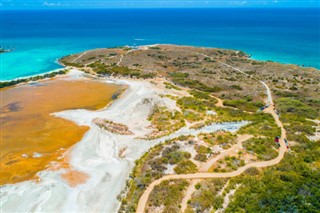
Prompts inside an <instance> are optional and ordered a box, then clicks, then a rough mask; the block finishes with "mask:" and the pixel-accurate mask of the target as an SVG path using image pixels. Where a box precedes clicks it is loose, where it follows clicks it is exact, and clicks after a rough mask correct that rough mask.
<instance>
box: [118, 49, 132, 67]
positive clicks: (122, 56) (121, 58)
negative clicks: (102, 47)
mask: <svg viewBox="0 0 320 213" xmlns="http://www.w3.org/2000/svg"><path fill="white" fill-rule="evenodd" d="M135 50H136V49H131V50H128V51H127V52H125V53H124V54H122V55H121V57H120V60H119V61H118V63H117V66H120V63H121V62H122V60H123V58H124V56H125V55H127V54H128V53H130V52H133V51H135Z"/></svg>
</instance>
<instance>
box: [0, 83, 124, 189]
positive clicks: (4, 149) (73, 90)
mask: <svg viewBox="0 0 320 213" xmlns="http://www.w3.org/2000/svg"><path fill="white" fill-rule="evenodd" d="M121 89H122V88H121V87H120V86H118V85H115V84H106V83H103V82H99V81H95V80H74V81H67V80H62V79H56V80H48V81H43V82H40V83H37V84H34V85H21V86H16V87H12V88H7V89H2V90H0V95H1V105H0V107H1V111H0V120H1V141H0V148H1V162H0V163H1V172H0V174H1V182H0V184H1V185H3V184H8V183H16V182H21V181H25V180H31V179H34V178H35V177H36V174H37V172H39V171H41V170H44V169H46V168H47V166H48V164H49V163H50V162H52V161H56V160H57V159H58V158H59V157H60V156H61V154H62V153H63V150H65V149H68V148H70V147H71V146H72V145H74V144H75V143H77V142H78V141H80V140H81V138H82V137H83V135H84V134H85V132H86V131H87V130H88V127H86V126H79V125H76V124H75V123H73V122H71V121H68V120H65V119H62V118H57V117H55V116H53V115H50V114H51V113H54V112H59V111H63V110H69V109H89V110H97V109H100V108H103V107H105V106H106V105H107V104H108V103H110V102H111V100H112V96H113V94H115V93H117V92H119V91H120V90H121Z"/></svg>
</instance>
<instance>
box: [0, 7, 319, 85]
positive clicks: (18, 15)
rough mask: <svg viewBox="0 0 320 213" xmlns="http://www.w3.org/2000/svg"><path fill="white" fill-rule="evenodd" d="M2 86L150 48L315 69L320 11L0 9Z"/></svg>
mask: <svg viewBox="0 0 320 213" xmlns="http://www.w3.org/2000/svg"><path fill="white" fill-rule="evenodd" d="M1 13H2V14H1V17H2V18H1V19H2V20H1V22H2V24H1V35H2V39H1V46H2V47H5V48H10V47H14V48H15V51H13V52H10V53H5V54H1V65H2V66H1V76H0V79H1V80H8V79H14V78H17V77H23V76H30V75H35V74H39V73H43V72H48V71H51V70H53V69H57V68H59V67H60V66H59V65H58V64H57V63H56V60H57V59H58V58H60V57H62V56H64V55H68V54H71V53H77V52H80V51H83V50H86V49H92V48H101V47H115V46H123V45H145V44H155V43H165V44H181V45H194V46H206V47H221V48H230V49H239V50H243V51H245V52H247V53H249V54H251V55H252V57H253V58H254V59H259V60H273V61H278V62H282V63H293V64H299V65H305V66H313V67H317V68H320V9H319V8H318V9H104V10H28V11H22V10H19V11H18V10H16V11H1Z"/></svg>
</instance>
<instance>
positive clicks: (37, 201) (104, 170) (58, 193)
mask: <svg viewBox="0 0 320 213" xmlns="http://www.w3.org/2000/svg"><path fill="white" fill-rule="evenodd" d="M68 77H70V78H71V79H75V78H83V77H84V76H83V74H82V73H80V72H79V71H75V70H73V71H72V72H70V74H68ZM105 81H106V82H110V81H112V82H114V83H118V84H125V85H127V86H128V89H127V90H126V91H125V92H124V94H123V95H122V96H121V98H120V99H118V100H116V101H115V102H114V103H113V104H112V105H110V106H109V107H107V108H105V109H102V110H99V111H88V110H83V109H79V110H69V111H63V112H58V113H54V116H58V117H61V118H65V119H68V120H71V121H73V122H75V123H77V124H79V125H87V126H89V127H90V130H89V131H88V132H87V133H86V134H85V136H84V137H83V139H82V140H81V141H80V142H78V143H77V144H76V145H75V146H74V147H73V149H72V150H71V151H70V165H71V167H72V168H73V169H75V170H77V171H79V172H82V173H85V174H87V175H88V176H89V178H88V180H86V182H85V183H82V184H79V185H77V186H75V187H71V186H70V185H68V183H67V182H66V181H65V180H64V179H63V178H61V174H63V173H65V172H66V170H65V169H59V170H56V171H50V170H44V171H42V172H39V173H38V176H39V178H40V180H41V181H39V182H35V181H25V182H21V183H16V184H7V185H4V186H2V187H1V188H0V190H1V198H0V209H1V212H117V209H118V208H119V206H120V202H119V201H118V200H117V196H118V195H119V194H120V193H121V190H122V189H124V187H125V182H126V179H127V178H128V177H129V173H130V171H131V170H132V168H133V166H134V161H135V160H136V159H139V158H140V157H141V156H142V155H143V154H144V153H145V152H146V151H148V149H149V148H150V147H152V146H154V145H156V144H158V143H161V142H163V141H165V140H167V139H172V138H175V137H178V136H181V135H196V134H199V133H200V132H204V133H209V132H214V131H218V130H226V131H231V132H235V131H236V130H238V129H239V128H240V127H242V126H244V125H246V124H247V123H248V122H246V121H243V122H239V123H223V124H213V125H210V126H205V127H203V128H201V129H198V130H194V129H188V128H187V127H184V128H182V129H180V130H178V131H177V132H175V133H173V134H171V135H169V136H166V137H162V138H160V139H155V140H149V141H147V140H142V139H137V138H139V137H142V136H145V135H147V134H148V133H150V132H151V131H152V130H151V129H149V128H148V126H150V122H149V121H148V120H147V117H148V115H149V113H150V112H151V110H152V108H153V105H154V104H156V103H157V104H159V103H161V104H163V105H166V106H167V107H169V108H175V107H176V106H175V104H174V103H173V102H172V100H171V99H168V98H161V97H160V96H159V95H160V94H162V92H163V91H160V90H159V89H157V88H156V87H155V86H154V85H152V84H151V83H149V82H148V81H139V80H121V79H120V80H119V79H118V80H115V79H105ZM95 118H106V119H108V120H111V121H114V122H117V123H122V124H125V125H127V126H128V127H129V129H130V131H132V132H133V133H134V134H133V135H126V136H124V135H117V134H114V133H111V132H107V131H105V130H102V129H100V128H99V127H98V126H96V125H95V124H94V123H93V122H92V121H93V120H94V119H95ZM124 147H127V149H126V151H125V153H124V157H123V158H120V157H119V156H118V155H119V150H121V149H122V148H124Z"/></svg>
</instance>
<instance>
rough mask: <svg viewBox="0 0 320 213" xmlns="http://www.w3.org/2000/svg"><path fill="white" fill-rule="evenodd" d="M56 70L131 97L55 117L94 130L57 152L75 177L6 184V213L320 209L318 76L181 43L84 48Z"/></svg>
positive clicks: (63, 172)
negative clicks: (110, 86)
mask: <svg viewBox="0 0 320 213" xmlns="http://www.w3.org/2000/svg"><path fill="white" fill-rule="evenodd" d="M60 63H61V64H62V65H64V66H66V67H67V70H72V71H71V74H70V73H69V74H64V75H69V78H73V77H75V76H77V78H80V79H83V78H84V79H94V80H95V81H101V82H105V83H109V84H110V83H111V84H117V85H125V86H126V90H125V91H124V92H123V93H121V94H120V93H119V94H116V96H117V99H116V100H115V101H114V102H113V103H112V104H110V105H109V106H108V107H105V108H100V109H99V110H95V111H92V110H88V109H67V110H62V111H57V112H51V111H50V113H51V115H52V116H55V117H57V118H60V119H62V120H68V121H72V122H73V123H74V124H77V125H80V126H86V127H88V129H89V130H87V132H86V133H85V134H84V136H83V138H82V139H81V140H80V141H79V142H78V143H76V144H75V145H74V146H73V147H71V148H70V149H68V152H67V153H66V154H65V155H62V157H63V158H64V159H65V161H67V163H68V164H69V165H70V168H72V171H70V168H65V167H63V166H57V167H56V169H45V170H43V171H41V172H39V173H38V174H37V177H38V181H32V180H29V181H23V182H18V183H15V184H5V185H3V186H2V187H1V192H2V196H1V209H2V210H4V211H9V210H10V211H41V212H48V211H60V212H61V211H74V212H78V211H83V212H92V211H97V212H139V213H140V212H141V213H142V212H187V213H189V212H276V211H285V212H292V211H296V210H303V211H310V212H312V211H315V210H317V209H319V202H318V201H319V199H320V197H319V193H318V189H319V187H320V183H319V177H320V143H319V140H320V138H319V123H320V121H319V120H320V115H319V112H320V100H319V92H320V71H319V70H317V69H315V68H305V67H300V66H297V65H290V64H279V63H275V62H272V61H256V60H252V59H251V58H250V57H249V55H248V54H246V53H244V52H242V51H238V50H224V49H217V48H203V47H191V46H176V45H149V46H139V47H118V48H102V49H95V50H87V51H85V52H82V53H78V54H73V55H69V56H66V57H63V58H61V59H60ZM53 81H54V80H53ZM24 84H26V83H23V84H22V85H16V86H14V88H19V87H21V86H23V85H24ZM8 85H12V84H10V83H8ZM10 89H11V88H9V90H10ZM92 92H96V91H92ZM118 96H119V97H118ZM84 108H85V107H84ZM1 113H4V111H3V110H2V112H1ZM57 164H58V163H57ZM66 177H67V178H66Z"/></svg>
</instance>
